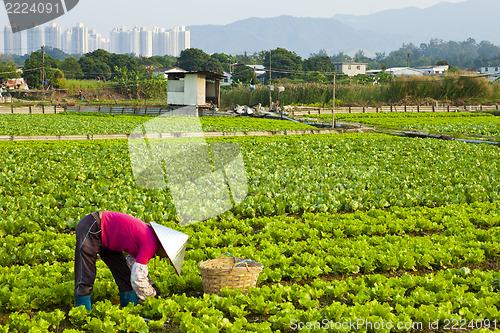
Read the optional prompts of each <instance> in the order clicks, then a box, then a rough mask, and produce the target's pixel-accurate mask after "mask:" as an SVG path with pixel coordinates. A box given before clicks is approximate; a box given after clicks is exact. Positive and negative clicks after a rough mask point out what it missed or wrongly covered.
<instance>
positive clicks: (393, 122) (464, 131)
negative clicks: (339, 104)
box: [305, 112, 500, 138]
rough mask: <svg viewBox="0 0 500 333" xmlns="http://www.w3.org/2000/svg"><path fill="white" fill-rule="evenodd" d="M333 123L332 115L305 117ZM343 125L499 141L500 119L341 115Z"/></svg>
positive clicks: (468, 115)
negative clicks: (456, 135)
mask: <svg viewBox="0 0 500 333" xmlns="http://www.w3.org/2000/svg"><path fill="white" fill-rule="evenodd" d="M305 117H311V118H317V117H319V118H321V119H323V120H325V121H331V115H325V114H322V115H319V116H317V115H305ZM335 117H336V119H338V120H341V121H349V122H358V123H363V124H367V125H371V126H377V127H381V128H391V129H402V130H419V131H425V132H429V133H440V134H460V135H464V136H487V137H496V138H499V137H500V117H495V116H493V115H491V114H489V113H470V112H435V113H430V112H424V113H403V112H394V113H387V112H385V113H356V114H349V113H345V114H344V113H342V114H336V116H335Z"/></svg>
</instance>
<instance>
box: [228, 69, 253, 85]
mask: <svg viewBox="0 0 500 333" xmlns="http://www.w3.org/2000/svg"><path fill="white" fill-rule="evenodd" d="M252 78H253V69H252V68H250V67H248V66H246V65H237V66H234V67H233V82H234V84H236V85H241V84H250V83H251V82H252Z"/></svg>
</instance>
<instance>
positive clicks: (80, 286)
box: [75, 214, 132, 297]
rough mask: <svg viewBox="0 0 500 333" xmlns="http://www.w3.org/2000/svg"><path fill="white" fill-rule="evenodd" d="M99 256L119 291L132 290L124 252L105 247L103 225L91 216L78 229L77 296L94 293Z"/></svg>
mask: <svg viewBox="0 0 500 333" xmlns="http://www.w3.org/2000/svg"><path fill="white" fill-rule="evenodd" d="M97 254H99V256H100V257H101V259H102V260H103V261H104V263H105V264H106V265H107V266H108V267H109V269H110V270H111V274H113V278H114V279H115V282H116V284H117V285H118V290H119V291H120V292H124V291H130V290H132V285H131V284H130V274H131V273H130V269H129V268H128V266H127V261H126V260H125V257H124V255H123V252H117V251H111V250H109V249H107V248H105V247H104V245H103V244H102V238H101V225H100V223H99V222H98V221H95V219H94V217H93V216H92V214H89V215H87V216H85V217H84V218H83V219H82V220H81V221H80V222H79V223H78V225H77V227H76V249H75V296H76V297H79V296H87V295H90V294H91V293H92V289H93V286H94V281H95V277H96V271H97V270H96V262H97Z"/></svg>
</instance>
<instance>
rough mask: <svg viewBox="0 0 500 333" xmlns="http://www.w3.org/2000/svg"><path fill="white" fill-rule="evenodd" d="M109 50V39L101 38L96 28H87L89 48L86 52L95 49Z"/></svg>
mask: <svg viewBox="0 0 500 333" xmlns="http://www.w3.org/2000/svg"><path fill="white" fill-rule="evenodd" d="M99 49H101V50H104V51H108V50H109V40H108V39H106V38H103V37H102V35H101V34H100V33H98V32H97V30H96V29H91V30H89V49H88V52H93V51H95V50H99Z"/></svg>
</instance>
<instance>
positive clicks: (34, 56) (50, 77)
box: [23, 52, 64, 89]
mask: <svg viewBox="0 0 500 333" xmlns="http://www.w3.org/2000/svg"><path fill="white" fill-rule="evenodd" d="M43 68H44V69H45V82H47V86H46V87H45V88H47V87H48V86H50V87H53V88H60V87H61V85H62V79H63V78H64V75H63V73H62V72H61V70H59V69H58V68H57V62H56V60H55V59H54V58H52V57H50V56H48V55H45V62H44V61H43V59H42V53H41V52H33V53H31V55H30V57H29V58H28V59H26V61H25V62H24V67H23V77H24V79H25V80H26V83H27V84H28V86H29V87H30V88H37V89H41V88H42V69H43Z"/></svg>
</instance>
